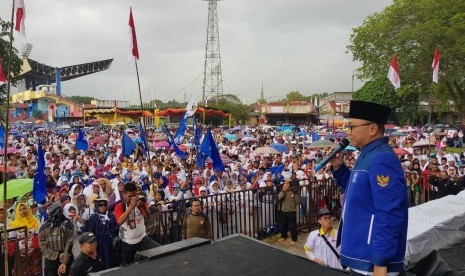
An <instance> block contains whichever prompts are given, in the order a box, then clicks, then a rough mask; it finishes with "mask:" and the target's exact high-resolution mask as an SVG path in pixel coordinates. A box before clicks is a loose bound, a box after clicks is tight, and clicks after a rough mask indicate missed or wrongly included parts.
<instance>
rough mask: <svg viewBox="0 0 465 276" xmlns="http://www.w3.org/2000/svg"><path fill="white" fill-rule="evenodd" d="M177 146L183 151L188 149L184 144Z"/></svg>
mask: <svg viewBox="0 0 465 276" xmlns="http://www.w3.org/2000/svg"><path fill="white" fill-rule="evenodd" d="M178 148H179V149H180V150H182V151H184V152H186V151H188V147H187V145H186V144H180V145H178Z"/></svg>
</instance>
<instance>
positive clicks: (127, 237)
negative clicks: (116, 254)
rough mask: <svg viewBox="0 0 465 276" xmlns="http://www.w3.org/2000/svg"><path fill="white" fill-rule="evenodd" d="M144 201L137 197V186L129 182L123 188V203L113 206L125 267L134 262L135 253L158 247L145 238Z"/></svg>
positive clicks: (147, 214) (147, 215) (147, 216)
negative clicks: (118, 226)
mask: <svg viewBox="0 0 465 276" xmlns="http://www.w3.org/2000/svg"><path fill="white" fill-rule="evenodd" d="M144 199H145V198H144V197H140V196H138V195H137V186H136V185H135V184H134V183H133V182H129V183H128V184H126V185H125V186H124V201H122V202H120V203H118V204H117V205H116V206H115V216H116V221H117V223H118V225H120V232H119V237H120V239H121V258H122V260H123V264H125V265H127V264H131V263H133V262H134V258H135V256H136V253H137V251H143V250H147V249H151V248H154V247H157V246H160V244H158V243H157V242H155V241H154V240H152V239H151V238H149V236H147V233H146V229H145V220H147V219H149V217H150V211H149V209H148V207H147V200H146V199H145V200H144Z"/></svg>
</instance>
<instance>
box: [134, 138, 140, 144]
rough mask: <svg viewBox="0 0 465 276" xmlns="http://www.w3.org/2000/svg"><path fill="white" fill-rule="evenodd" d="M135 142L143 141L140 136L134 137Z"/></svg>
mask: <svg viewBox="0 0 465 276" xmlns="http://www.w3.org/2000/svg"><path fill="white" fill-rule="evenodd" d="M134 143H142V139H140V137H136V138H134Z"/></svg>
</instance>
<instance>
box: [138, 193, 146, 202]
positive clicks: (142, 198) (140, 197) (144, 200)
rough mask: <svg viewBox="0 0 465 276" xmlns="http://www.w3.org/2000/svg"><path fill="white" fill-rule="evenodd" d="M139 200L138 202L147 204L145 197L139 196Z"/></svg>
mask: <svg viewBox="0 0 465 276" xmlns="http://www.w3.org/2000/svg"><path fill="white" fill-rule="evenodd" d="M139 199H140V201H142V202H143V203H146V202H147V198H146V197H145V196H143V195H140V196H139Z"/></svg>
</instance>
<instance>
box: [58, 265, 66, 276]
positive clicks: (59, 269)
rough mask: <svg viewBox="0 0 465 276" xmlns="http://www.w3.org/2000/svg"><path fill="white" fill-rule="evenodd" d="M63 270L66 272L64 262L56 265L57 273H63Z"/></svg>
mask: <svg viewBox="0 0 465 276" xmlns="http://www.w3.org/2000/svg"><path fill="white" fill-rule="evenodd" d="M65 272H66V265H65V264H61V265H60V266H59V267H58V275H61V274H65Z"/></svg>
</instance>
